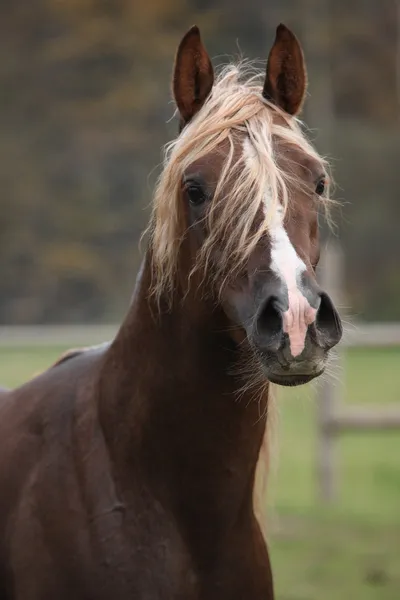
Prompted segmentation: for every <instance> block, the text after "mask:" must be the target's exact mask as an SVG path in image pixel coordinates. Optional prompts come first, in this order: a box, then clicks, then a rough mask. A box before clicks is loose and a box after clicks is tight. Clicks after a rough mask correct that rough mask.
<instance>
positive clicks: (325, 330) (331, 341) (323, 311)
mask: <svg viewBox="0 0 400 600" xmlns="http://www.w3.org/2000/svg"><path fill="white" fill-rule="evenodd" d="M315 325H316V329H317V332H318V333H319V334H320V335H321V336H322V340H321V341H322V345H323V346H325V347H326V348H332V347H333V346H335V345H336V344H337V343H338V342H339V341H340V339H341V337H342V323H341V320H340V317H339V314H338V312H337V310H336V309H335V307H334V306H333V302H332V300H331V299H330V298H329V296H328V294H326V293H325V292H322V293H321V302H320V305H319V308H318V312H317V316H316V320H315Z"/></svg>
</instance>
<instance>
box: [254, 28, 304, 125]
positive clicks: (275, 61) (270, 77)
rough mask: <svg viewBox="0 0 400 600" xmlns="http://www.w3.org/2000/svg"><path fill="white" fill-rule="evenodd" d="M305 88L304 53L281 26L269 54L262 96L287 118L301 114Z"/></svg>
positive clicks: (292, 36)
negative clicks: (279, 109)
mask: <svg viewBox="0 0 400 600" xmlns="http://www.w3.org/2000/svg"><path fill="white" fill-rule="evenodd" d="M306 86H307V71H306V66H305V62H304V56H303V51H302V49H301V46H300V43H299V41H298V39H297V38H296V36H295V35H294V33H292V32H291V31H290V29H288V28H287V27H285V25H282V24H280V25H279V26H278V27H277V30H276V37H275V42H274V45H273V46H272V48H271V51H270V53H269V57H268V62H267V73H266V77H265V83H264V89H263V96H264V98H266V99H267V100H270V101H271V102H273V103H274V104H276V105H277V106H279V107H280V108H282V109H283V110H284V111H285V112H287V113H289V115H297V114H298V113H299V112H300V111H301V107H302V104H303V101H304V96H305V92H306Z"/></svg>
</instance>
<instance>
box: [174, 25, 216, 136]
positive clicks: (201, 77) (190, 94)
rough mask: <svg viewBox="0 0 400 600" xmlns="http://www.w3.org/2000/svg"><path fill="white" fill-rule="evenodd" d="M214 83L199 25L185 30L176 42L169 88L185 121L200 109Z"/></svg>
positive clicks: (184, 122)
mask: <svg viewBox="0 0 400 600" xmlns="http://www.w3.org/2000/svg"><path fill="white" fill-rule="evenodd" d="M213 83H214V71H213V67H212V64H211V60H210V57H209V56H208V54H207V50H206V49H205V48H204V46H203V43H202V41H201V38H200V31H199V28H198V27H196V26H195V25H194V26H193V27H191V28H190V29H189V31H188V32H187V33H186V35H185V36H184V37H183V38H182V41H181V43H180V44H179V47H178V51H177V53H176V58H175V67H174V76H173V81H172V89H173V93H174V98H175V102H176V104H177V106H178V109H179V112H180V114H181V117H182V120H183V124H186V123H188V122H189V121H190V119H192V117H194V115H195V114H196V113H197V112H198V111H199V110H200V109H201V107H202V106H203V104H204V102H205V101H206V99H207V96H208V95H209V93H210V92H211V89H212V86H213Z"/></svg>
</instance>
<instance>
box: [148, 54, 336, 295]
mask: <svg viewBox="0 0 400 600" xmlns="http://www.w3.org/2000/svg"><path fill="white" fill-rule="evenodd" d="M264 77H265V71H261V70H257V69H255V68H254V67H253V66H252V64H251V63H244V62H242V63H239V64H237V65H234V64H231V65H228V66H226V67H225V68H223V69H222V70H221V72H220V73H219V74H218V75H217V77H216V81H215V83H214V86H213V89H212V92H211V94H210V95H209V97H208V98H207V100H206V102H205V104H204V106H203V107H202V108H201V110H200V111H199V112H198V113H197V115H196V116H195V117H194V118H193V120H192V121H191V122H190V123H189V124H188V125H187V126H186V127H185V129H184V130H183V132H182V133H181V135H180V136H179V137H178V138H176V139H175V140H173V141H172V142H170V143H169V144H167V145H166V147H165V156H164V169H163V172H162V173H161V176H160V178H159V181H158V184H157V187H156V191H155V196H154V202H153V211H152V218H151V221H150V226H149V233H150V247H151V250H152V260H153V286H152V290H151V291H152V293H153V294H154V295H155V296H156V298H158V299H159V298H160V297H161V295H163V296H164V297H166V298H168V297H171V295H172V292H173V291H174V288H175V283H176V272H177V260H178V254H179V248H180V245H181V242H182V239H183V237H184V235H185V225H184V219H183V215H182V208H181V202H180V190H181V184H182V177H183V175H184V173H185V170H186V169H187V168H188V167H189V166H190V165H191V164H193V163H194V162H195V161H197V160H199V159H201V158H202V157H204V156H206V155H208V154H209V153H211V152H213V151H215V150H216V149H217V148H218V147H219V146H220V144H221V143H222V142H225V143H226V142H227V143H228V147H229V151H228V152H227V156H226V157H225V160H224V164H223V167H222V170H221V173H220V177H219V181H218V184H217V188H216V190H215V194H214V198H213V202H212V206H211V209H210V211H209V214H208V218H209V220H210V228H209V229H210V234H209V236H208V238H207V240H206V242H205V243H204V245H203V247H202V249H201V252H200V253H199V256H198V260H197V264H196V265H194V269H195V268H198V267H199V266H200V265H203V266H204V267H205V266H206V265H207V264H208V260H209V256H210V252H211V250H212V249H213V247H215V245H216V244H219V250H220V252H221V251H222V255H221V257H220V261H219V270H218V272H217V273H216V277H219V276H221V274H222V273H223V272H224V273H226V267H227V265H228V264H229V265H230V267H229V268H230V270H232V269H235V270H239V269H240V268H241V267H242V266H243V265H244V264H245V263H246V261H247V260H248V258H249V256H250V254H251V252H252V251H253V250H254V248H255V247H256V245H257V244H258V243H259V241H260V239H261V237H262V236H263V235H264V234H265V230H266V228H267V226H268V224H269V223H270V221H271V219H273V218H274V215H275V214H276V212H277V207H278V206H279V204H281V205H282V206H283V210H284V211H286V210H287V208H288V206H289V205H290V193H289V189H288V184H289V183H290V182H291V183H292V184H294V185H295V186H296V187H297V189H298V188H299V186H302V185H304V182H303V181H302V180H301V179H300V178H299V177H297V178H296V176H295V175H294V174H293V173H288V172H285V171H283V170H282V169H281V168H280V167H279V166H278V164H277V157H276V153H275V152H274V145H275V144H276V142H277V141H278V142H279V141H281V142H283V143H285V144H286V145H287V146H289V147H292V148H297V149H299V150H301V151H302V152H303V153H304V154H306V155H307V156H309V157H311V158H313V159H314V160H316V161H319V162H320V164H321V167H322V168H323V169H325V170H327V164H326V161H325V160H324V159H323V158H321V157H320V156H319V155H318V153H317V152H316V151H315V150H314V148H313V147H312V146H311V144H310V143H309V142H308V140H307V139H306V137H305V136H304V134H303V132H302V129H301V123H300V121H299V120H298V119H296V118H294V117H291V116H289V115H288V114H286V113H285V112H283V111H282V110H280V109H279V108H277V107H276V106H275V105H273V104H271V103H270V102H268V101H267V100H265V99H264V98H263V96H262V94H261V92H262V81H263V79H264ZM277 114H278V115H279V117H280V118H277ZM238 136H240V137H241V138H242V139H244V138H245V137H247V140H248V141H247V142H246V143H248V144H250V148H251V150H252V160H251V161H249V160H245V157H244V156H240V157H239V158H237V157H236V159H235V156H234V148H235V140H236V142H237V139H238ZM228 178H229V181H230V183H231V185H230V187H229V198H228V199H227V201H226V202H223V200H224V198H223V191H224V189H226V187H225V184H226V182H227V180H228ZM266 190H269V196H270V200H271V201H270V202H269V206H268V208H269V210H268V213H267V214H265V213H264V223H262V224H261V226H260V227H258V228H257V229H256V230H255V228H254V227H253V224H254V219H255V216H256V214H257V213H258V211H259V208H260V206H261V205H262V203H263V202H264V200H265V191H266ZM221 200H222V202H221ZM321 202H322V204H323V205H324V207H326V206H327V204H328V199H327V198H323V199H322V200H321ZM217 206H218V210H216V207H217ZM221 240H223V244H221ZM232 265H234V267H232Z"/></svg>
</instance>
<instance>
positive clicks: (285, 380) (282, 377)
mask: <svg viewBox="0 0 400 600" xmlns="http://www.w3.org/2000/svg"><path fill="white" fill-rule="evenodd" d="M323 372H324V369H322V370H320V371H315V372H312V373H293V374H292V375H290V374H288V373H285V374H282V373H268V375H267V377H268V380H269V381H270V382H271V383H275V384H277V385H282V386H284V387H295V386H298V385H304V384H305V383H309V382H310V381H312V380H313V379H315V378H316V377H319V376H320V375H322V373H323Z"/></svg>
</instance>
